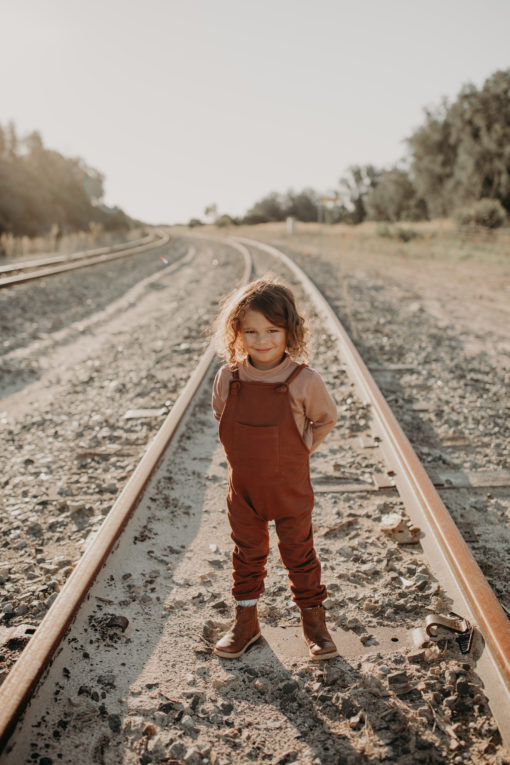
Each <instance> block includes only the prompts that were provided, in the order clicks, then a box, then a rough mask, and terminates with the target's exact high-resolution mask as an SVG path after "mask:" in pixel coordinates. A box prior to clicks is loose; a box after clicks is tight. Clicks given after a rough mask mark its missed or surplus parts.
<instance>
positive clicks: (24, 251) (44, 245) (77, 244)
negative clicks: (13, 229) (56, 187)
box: [0, 224, 144, 259]
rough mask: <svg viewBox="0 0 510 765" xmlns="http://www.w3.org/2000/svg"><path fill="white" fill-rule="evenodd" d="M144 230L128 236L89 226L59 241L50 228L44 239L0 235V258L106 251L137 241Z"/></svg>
mask: <svg viewBox="0 0 510 765" xmlns="http://www.w3.org/2000/svg"><path fill="white" fill-rule="evenodd" d="M143 234H144V229H142V228H133V229H131V230H130V231H128V232H125V231H123V232H116V231H104V230H103V227H102V226H101V225H94V224H91V226H90V229H89V230H88V231H77V232H75V233H72V234H67V235H65V236H62V237H58V236H57V229H56V228H55V227H54V228H53V229H52V230H51V231H50V232H49V233H48V234H46V236H37V237H33V238H30V237H28V236H13V235H12V234H1V235H0V256H3V257H4V258H6V259H13V258H19V257H22V256H24V255H31V254H51V253H55V252H59V253H63V254H68V253H71V252H78V251H80V250H91V249H94V248H95V247H106V246H107V245H111V244H117V243H118V242H124V241H131V240H133V239H139V238H140V237H142V236H143Z"/></svg>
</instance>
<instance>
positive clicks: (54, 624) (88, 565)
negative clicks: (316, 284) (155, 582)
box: [0, 242, 252, 753]
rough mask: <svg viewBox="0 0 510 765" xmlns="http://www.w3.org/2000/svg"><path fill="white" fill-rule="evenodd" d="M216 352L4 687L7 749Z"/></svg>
mask: <svg viewBox="0 0 510 765" xmlns="http://www.w3.org/2000/svg"><path fill="white" fill-rule="evenodd" d="M229 244H230V246H232V247H234V248H235V249H236V250H237V251H238V252H240V254H241V255H242V256H243V259H244V272H243V275H242V278H241V283H242V284H244V283H246V282H247V281H248V279H249V278H250V274H251V267H252V265H251V259H250V255H249V253H248V251H247V250H246V248H245V247H244V246H243V245H240V244H238V243H235V242H230V243H229ZM214 356H215V351H214V348H213V344H212V343H210V344H209V346H208V347H207V349H206V350H205V352H204V354H203V355H202V357H201V359H200V361H199V363H198V365H197V366H196V368H195V370H194V371H193V373H192V375H191V377H190V378H189V380H188V382H187V383H186V385H185V387H184V388H183V390H182V392H181V393H180V395H179V398H178V399H177V401H176V402H175V404H174V406H173V408H172V410H171V412H170V413H169V415H168V417H167V418H166V420H165V421H164V423H163V425H162V426H161V428H160V429H159V431H158V432H157V434H156V436H155V437H154V439H153V440H152V441H151V443H150V444H149V446H148V448H147V450H146V452H145V454H144V455H143V457H142V459H141V461H140V462H139V464H138V466H137V468H136V470H135V471H134V473H133V474H132V476H131V477H130V479H129V480H128V482H127V484H126V485H125V487H124V489H123V490H122V492H121V494H120V495H119V497H118V498H117V499H116V501H115V503H114V505H113V507H112V509H111V510H110V512H109V513H108V515H107V516H106V518H105V520H104V521H103V523H102V525H101V527H100V529H99V531H98V533H97V536H96V537H95V539H94V540H93V542H92V543H91V545H90V547H89V548H88V549H87V550H86V551H85V553H84V554H83V556H82V557H81V558H80V560H79V561H78V563H77V565H76V567H75V568H74V570H73V572H72V573H71V575H70V576H69V579H68V580H67V581H66V583H65V585H64V587H63V589H62V590H61V592H60V593H59V595H58V597H57V598H56V600H55V601H54V602H53V604H52V605H51V607H50V609H49V610H48V613H47V614H46V616H45V617H44V619H43V621H42V622H41V624H40V625H39V627H38V628H37V630H36V631H35V633H34V635H33V636H32V638H31V639H30V642H29V643H28V644H27V646H26V647H25V649H24V650H23V652H22V653H21V654H20V656H19V658H18V661H17V662H16V664H15V665H14V667H13V668H12V670H11V671H10V673H9V674H8V675H7V677H6V679H5V680H4V682H3V684H2V686H1V687H0V753H1V752H2V751H3V750H4V748H5V745H6V743H7V741H8V739H9V737H10V735H11V733H12V732H13V730H14V727H15V725H16V722H17V721H18V719H19V717H20V716H21V714H22V712H23V710H24V709H25V707H26V705H27V703H28V701H29V699H30V697H31V695H32V694H33V692H34V690H35V688H36V686H37V682H38V680H39V679H40V677H41V675H42V673H43V672H44V670H45V668H46V667H47V666H48V664H49V662H50V660H51V657H52V656H53V654H54V652H55V650H56V648H57V646H58V644H59V642H60V641H61V639H62V637H63V636H64V633H65V631H66V630H67V628H68V626H69V625H70V623H71V621H72V619H73V618H74V617H75V615H76V613H77V611H78V609H79V607H80V604H81V603H82V602H83V600H84V598H85V597H86V595H87V592H88V591H89V589H90V587H91V585H92V584H93V582H94V580H95V578H96V576H97V574H98V573H99V571H100V569H101V567H102V565H103V563H104V562H105V561H106V559H107V557H108V555H109V553H110V552H111V550H112V548H113V546H114V544H115V543H116V541H117V539H118V538H119V536H120V534H121V533H122V530H123V528H124V527H125V525H126V523H127V521H128V520H129V518H130V517H131V515H132V514H133V512H134V510H135V508H136V506H137V504H138V502H139V500H140V498H141V496H142V494H143V492H144V490H145V487H146V486H147V484H148V482H149V480H150V478H151V476H152V475H153V473H154V471H155V469H156V467H157V465H158V463H159V461H160V460H161V457H162V455H163V453H164V452H165V450H166V448H167V447H168V445H169V443H170V441H171V440H172V438H173V436H174V434H175V432H176V430H177V427H178V425H179V423H180V422H181V420H182V418H183V416H184V414H185V413H186V410H187V409H188V407H189V405H190V403H191V401H192V399H193V397H194V395H195V393H196V392H197V390H198V388H199V386H200V384H201V382H202V380H203V379H204V377H205V375H206V374H207V371H208V369H209V367H210V366H211V363H212V362H213V360H214Z"/></svg>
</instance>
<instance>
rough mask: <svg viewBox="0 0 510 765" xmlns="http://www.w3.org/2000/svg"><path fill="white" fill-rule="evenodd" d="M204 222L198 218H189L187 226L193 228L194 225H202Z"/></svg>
mask: <svg viewBox="0 0 510 765" xmlns="http://www.w3.org/2000/svg"><path fill="white" fill-rule="evenodd" d="M203 225H204V224H203V223H202V221H201V220H200V218H191V219H190V221H189V223H188V228H195V227H196V226H203Z"/></svg>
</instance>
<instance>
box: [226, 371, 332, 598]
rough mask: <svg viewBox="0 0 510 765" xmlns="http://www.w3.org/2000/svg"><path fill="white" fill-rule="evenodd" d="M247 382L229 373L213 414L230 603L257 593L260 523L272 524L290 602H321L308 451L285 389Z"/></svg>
mask: <svg viewBox="0 0 510 765" xmlns="http://www.w3.org/2000/svg"><path fill="white" fill-rule="evenodd" d="M305 366H306V365H305V364H301V365H300V366H298V367H296V369H294V371H293V372H292V374H291V375H290V376H289V377H288V378H287V380H286V381H285V382H284V383H264V382H247V381H244V380H240V379H239V372H238V371H237V370H235V371H234V373H233V379H232V380H231V382H230V391H229V395H228V398H227V401H226V404H225V408H224V410H223V413H222V415H221V419H220V425H219V435H220V440H221V442H222V444H223V447H224V449H225V453H226V455H227V460H228V464H229V487H228V494H227V506H228V519H229V522H230V526H231V529H232V534H231V536H232V539H233V540H234V543H235V547H234V552H233V555H232V564H233V577H234V586H233V588H232V595H233V596H234V598H235V599H236V600H250V599H254V598H258V596H259V595H260V594H261V593H262V592H264V577H265V576H266V573H267V571H266V568H265V565H266V560H267V556H268V553H269V534H268V528H267V523H268V521H270V520H274V521H275V526H276V534H277V537H278V548H279V551H280V557H281V559H282V562H283V565H284V566H285V568H286V569H287V571H288V575H289V579H290V588H291V592H292V599H293V600H294V601H295V602H296V603H297V605H298V606H299V607H300V608H308V607H311V606H316V605H319V604H320V603H322V601H323V600H324V599H325V598H326V596H327V593H326V588H325V586H324V585H323V584H321V578H320V577H321V567H320V563H319V560H318V558H317V555H316V554H315V549H314V546H313V534H312V509H313V490H312V485H311V483H310V463H309V452H308V449H307V447H306V445H305V443H304V441H303V439H302V437H301V434H300V433H299V430H298V428H297V425H296V421H295V419H294V415H293V414H292V409H291V404H290V399H289V385H290V383H291V382H292V380H293V379H294V378H295V377H296V376H297V375H298V374H299V372H300V371H301V370H302V369H303V367H305Z"/></svg>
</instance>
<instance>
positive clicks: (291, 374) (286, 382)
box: [285, 364, 308, 385]
mask: <svg viewBox="0 0 510 765" xmlns="http://www.w3.org/2000/svg"><path fill="white" fill-rule="evenodd" d="M307 366H308V365H307V364H298V366H297V367H296V368H295V369H294V371H293V372H291V373H290V375H289V376H288V377H287V379H286V380H285V385H290V383H291V382H292V380H294V379H295V378H296V377H297V376H298V374H299V373H300V372H301V370H302V369H304V368H305V367H307Z"/></svg>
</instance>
